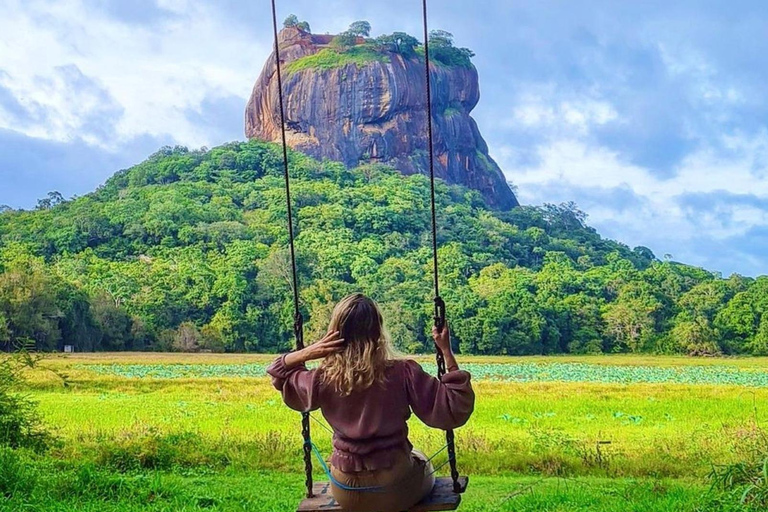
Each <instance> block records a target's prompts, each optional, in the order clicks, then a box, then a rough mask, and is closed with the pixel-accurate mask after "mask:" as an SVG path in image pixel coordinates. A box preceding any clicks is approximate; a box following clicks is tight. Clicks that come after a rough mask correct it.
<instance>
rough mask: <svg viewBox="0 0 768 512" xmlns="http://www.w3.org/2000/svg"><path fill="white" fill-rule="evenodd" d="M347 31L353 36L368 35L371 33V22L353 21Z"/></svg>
mask: <svg viewBox="0 0 768 512" xmlns="http://www.w3.org/2000/svg"><path fill="white" fill-rule="evenodd" d="M347 32H349V33H350V34H352V35H354V36H360V37H368V36H370V35H371V24H370V23H368V22H367V21H365V20H361V21H355V22H353V23H352V24H351V25H350V26H349V28H348V29H347Z"/></svg>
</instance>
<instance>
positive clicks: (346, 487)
mask: <svg viewBox="0 0 768 512" xmlns="http://www.w3.org/2000/svg"><path fill="white" fill-rule="evenodd" d="M306 444H308V445H309V446H310V447H312V452H314V454H315V457H317V460H318V462H319V463H320V466H321V467H322V468H323V471H325V475H326V476H327V477H328V479H329V480H330V481H331V482H332V483H333V485H335V486H336V487H338V488H339V489H342V490H344V491H353V492H384V489H385V487H384V486H381V485H379V486H375V487H351V486H349V485H345V484H343V483H341V482H339V481H338V480H336V479H335V478H334V477H333V474H331V470H330V468H329V467H328V464H326V463H325V460H324V459H323V456H322V454H321V453H320V450H318V449H317V446H315V443H313V442H312V441H311V440H308V441H307V442H306Z"/></svg>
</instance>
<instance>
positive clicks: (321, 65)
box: [285, 46, 388, 74]
mask: <svg viewBox="0 0 768 512" xmlns="http://www.w3.org/2000/svg"><path fill="white" fill-rule="evenodd" d="M387 61H388V57H387V56H386V55H383V54H381V53H379V52H377V51H375V50H373V49H370V48H367V47H365V46H353V47H352V48H350V49H348V50H345V51H343V52H340V51H336V50H334V49H332V48H324V49H322V50H320V51H319V52H317V53H315V54H312V55H307V56H306V57H302V58H300V59H296V60H294V61H293V62H289V63H288V64H287V65H286V66H285V71H286V73H288V74H294V73H298V72H300V71H304V70H307V69H313V70H328V69H335V68H340V67H344V66H346V65H348V64H354V65H355V66H357V67H362V66H365V65H366V64H369V63H371V62H387Z"/></svg>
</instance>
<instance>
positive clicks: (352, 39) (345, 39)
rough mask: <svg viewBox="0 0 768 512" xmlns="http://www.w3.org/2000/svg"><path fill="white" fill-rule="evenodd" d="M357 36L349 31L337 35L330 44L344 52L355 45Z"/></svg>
mask: <svg viewBox="0 0 768 512" xmlns="http://www.w3.org/2000/svg"><path fill="white" fill-rule="evenodd" d="M357 37H358V36H357V34H353V33H352V32H350V31H349V30H347V31H346V32H342V33H341V34H339V35H337V36H336V37H334V38H333V41H331V44H332V45H333V46H334V47H335V48H337V49H338V50H341V51H344V50H348V49H350V48H352V47H353V46H355V45H356V44H357Z"/></svg>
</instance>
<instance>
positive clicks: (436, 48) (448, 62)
mask: <svg viewBox="0 0 768 512" xmlns="http://www.w3.org/2000/svg"><path fill="white" fill-rule="evenodd" d="M474 56H475V54H474V52H473V51H472V50H470V49H469V48H458V47H456V46H454V45H453V34H451V33H450V32H446V31H445V30H432V31H431V32H430V33H429V57H430V60H433V61H434V62H436V63H438V64H442V65H444V66H458V67H465V68H470V67H472V57H474Z"/></svg>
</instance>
